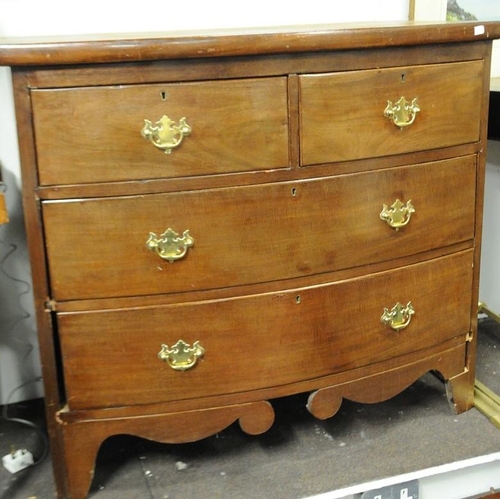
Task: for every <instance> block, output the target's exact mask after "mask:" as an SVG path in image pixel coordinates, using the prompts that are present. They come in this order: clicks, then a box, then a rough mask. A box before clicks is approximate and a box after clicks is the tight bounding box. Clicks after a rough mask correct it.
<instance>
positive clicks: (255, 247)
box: [43, 156, 476, 300]
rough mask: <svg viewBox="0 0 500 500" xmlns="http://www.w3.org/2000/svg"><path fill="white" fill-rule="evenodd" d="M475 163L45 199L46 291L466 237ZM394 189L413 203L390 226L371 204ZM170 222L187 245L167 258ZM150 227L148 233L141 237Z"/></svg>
mask: <svg viewBox="0 0 500 500" xmlns="http://www.w3.org/2000/svg"><path fill="white" fill-rule="evenodd" d="M475 175H476V169H475V157H473V156H470V157H464V158H459V159H453V160H447V161H442V162H434V163H428V164H422V165H416V166H408V167H401V168H394V169H387V170H382V171H376V172H368V173H360V174H352V175H345V176H339V177H331V178H324V179H314V180H307V181H297V182H285V183H276V184H266V185H257V186H245V187H238V188H223V189H213V190H205V191H191V192H181V193H163V194H156V195H146V196H132V197H123V198H105V199H89V200H75V201H66V202H60V201H57V202H54V201H50V202H44V203H43V216H44V228H45V232H46V244H47V253H48V261H49V268H50V275H51V286H52V296H53V298H54V299H56V300H70V299H82V298H98V297H118V296H125V295H126V296H132V295H143V294H156V293H170V292H184V291H192V290H207V289H213V288H218V287H227V286H235V285H243V284H251V283H260V282H266V281H273V280H279V279H287V278H294V277H301V276H308V275H312V274H316V273H323V272H328V271H333V270H339V269H346V268H349V267H355V266H359V265H364V264H369V263H373V262H381V261H387V260H391V259H394V258H397V257H402V256H406V255H412V254H416V253H420V252H424V251H427V250H430V249H434V248H439V247H442V246H446V245H451V244H453V243H457V242H461V241H466V240H471V239H472V238H473V236H474V206H475ZM458 192H459V193H460V196H457V195H456V194H457V193H458ZM397 200H400V201H401V202H402V204H404V205H405V206H404V207H403V208H402V209H401V210H400V211H401V212H403V211H404V209H405V207H406V208H409V207H414V210H415V212H414V213H410V214H409V219H408V217H407V216H403V217H402V218H403V221H406V222H407V225H406V226H404V227H402V228H400V229H399V230H397V229H395V228H393V227H390V225H389V222H390V220H387V221H384V220H382V219H381V216H380V214H381V213H382V212H383V211H384V210H383V208H384V205H385V212H391V211H392V210H394V208H391V207H393V206H395V204H397ZM409 202H411V203H409ZM396 215H397V214H396ZM400 215H401V214H400ZM390 217H391V216H390V215H389V216H388V219H390ZM395 218H396V219H397V217H395ZM167 229H171V230H173V231H174V232H176V233H177V235H178V237H179V238H181V239H182V238H183V235H184V232H185V231H189V234H188V237H191V238H192V241H191V242H189V241H188V240H186V241H185V242H184V243H185V244H183V243H182V242H180V243H179V244H178V250H179V253H180V255H182V254H183V252H184V251H185V254H184V256H183V257H182V258H180V259H178V260H175V261H173V262H170V261H168V260H164V259H163V258H162V257H161V256H160V254H159V253H158V252H160V253H161V251H162V249H163V246H162V244H161V243H160V242H159V240H160V239H161V237H163V238H164V239H165V241H167V244H168V240H169V238H168V234H167V233H168V232H167ZM150 233H154V235H155V239H156V240H155V241H153V242H152V243H151V242H150V247H149V248H148V247H147V245H146V243H147V241H148V239H149V235H150ZM188 239H189V238H188ZM190 243H192V245H190ZM155 245H156V246H155ZM176 251H177V250H176ZM125 282H126V286H123V283H125Z"/></svg>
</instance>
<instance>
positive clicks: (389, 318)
mask: <svg viewBox="0 0 500 500" xmlns="http://www.w3.org/2000/svg"><path fill="white" fill-rule="evenodd" d="M414 314H415V309H413V305H412V303H411V302H408V304H406V306H403V304H401V303H400V302H398V303H397V304H396V305H395V306H394V307H393V308H392V309H391V310H390V311H389V309H387V308H385V307H384V314H382V317H381V318H380V321H382V323H384V325H387V326H390V327H391V328H392V329H393V330H396V331H399V330H403V329H404V328H406V327H407V326H408V325H409V324H410V321H411V317H412V316H413V315H414Z"/></svg>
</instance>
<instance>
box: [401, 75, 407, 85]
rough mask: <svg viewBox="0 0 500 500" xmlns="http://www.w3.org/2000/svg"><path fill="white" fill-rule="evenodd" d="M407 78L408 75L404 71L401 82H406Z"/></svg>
mask: <svg viewBox="0 0 500 500" xmlns="http://www.w3.org/2000/svg"><path fill="white" fill-rule="evenodd" d="M405 78H406V75H405V74H404V73H403V74H402V75H401V83H404V82H405Z"/></svg>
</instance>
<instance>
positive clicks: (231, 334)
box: [58, 250, 473, 409]
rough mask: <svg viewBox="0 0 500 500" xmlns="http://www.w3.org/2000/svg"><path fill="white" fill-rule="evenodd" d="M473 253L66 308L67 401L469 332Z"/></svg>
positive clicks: (212, 384)
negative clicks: (195, 296)
mask: <svg viewBox="0 0 500 500" xmlns="http://www.w3.org/2000/svg"><path fill="white" fill-rule="evenodd" d="M472 263H473V252H472V250H470V251H464V252H461V253H458V254H453V255H451V256H447V257H442V258H438V259H436V260H433V261H428V262H425V263H419V264H415V265H411V266H408V267H404V268H400V269H397V270H392V271H386V272H381V273H378V274H372V275H369V276H362V277H359V278H356V279H351V280H348V281H343V282H338V283H328V284H324V285H321V286H316V287H309V288H303V289H295V290H285V291H283V292H281V293H268V294H262V295H253V296H244V297H235V298H231V299H224V300H213V301H203V302H194V303H193V302H190V303H183V304H174V305H165V306H156V307H144V308H136V309H133V310H109V311H95V312H80V313H60V314H58V325H59V333H60V339H61V347H62V355H63V359H64V374H65V386H66V390H67V396H68V404H69V406H70V408H72V409H78V408H91V407H109V406H115V405H132V404H142V403H153V402H158V401H175V400H183V399H190V398H197V397H204V396H211V395H221V394H230V393H237V392H241V391H250V390H255V389H261V388H267V387H274V386H280V385H285V384H291V383H294V382H299V381H302V380H306V379H314V378H316V377H322V376H326V375H328V374H332V373H337V372H340V371H345V370H350V369H354V368H357V367H361V366H365V365H369V364H372V363H377V362H381V361H384V360H387V359H392V358H395V357H397V356H400V355H403V354H406V353H411V352H414V351H417V350H419V349H423V348H426V347H429V346H435V345H438V344H440V343H442V342H443V341H445V340H447V339H451V338H454V337H456V336H459V335H463V334H465V333H467V332H468V331H469V328H470V308H471V293H472ZM391 315H392V316H391ZM404 325H406V326H404ZM179 340H181V341H183V342H184V343H185V344H187V346H186V345H182V344H177V343H178V341H179ZM162 345H163V346H164V347H162ZM175 348H177V349H179V350H180V354H175V353H174V352H173V351H174V350H175ZM196 348H197V349H198V351H197V352H194V353H189V350H190V349H195V350H196ZM160 352H162V354H163V358H165V359H166V361H163V360H161V359H160V358H159V356H158V355H159V353H160ZM183 352H184V353H185V356H182V353H183ZM160 357H161V356H160ZM189 365H192V366H191V367H190V368H189ZM178 368H187V369H185V370H182V369H178Z"/></svg>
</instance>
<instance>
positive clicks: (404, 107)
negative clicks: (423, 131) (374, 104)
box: [384, 97, 420, 128]
mask: <svg viewBox="0 0 500 500" xmlns="http://www.w3.org/2000/svg"><path fill="white" fill-rule="evenodd" d="M419 111H420V107H419V105H418V103H417V98H416V97H415V99H413V100H412V101H411V103H409V102H408V101H407V100H406V99H405V97H401V98H400V99H399V101H398V102H397V103H396V104H392V102H391V101H387V107H386V108H385V110H384V116H385V117H386V118H388V119H389V120H391V121H392V123H394V125H396V127H399V128H404V127H408V126H409V125H411V124H412V123H413V122H414V121H415V117H416V116H417V113H418V112H419Z"/></svg>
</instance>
